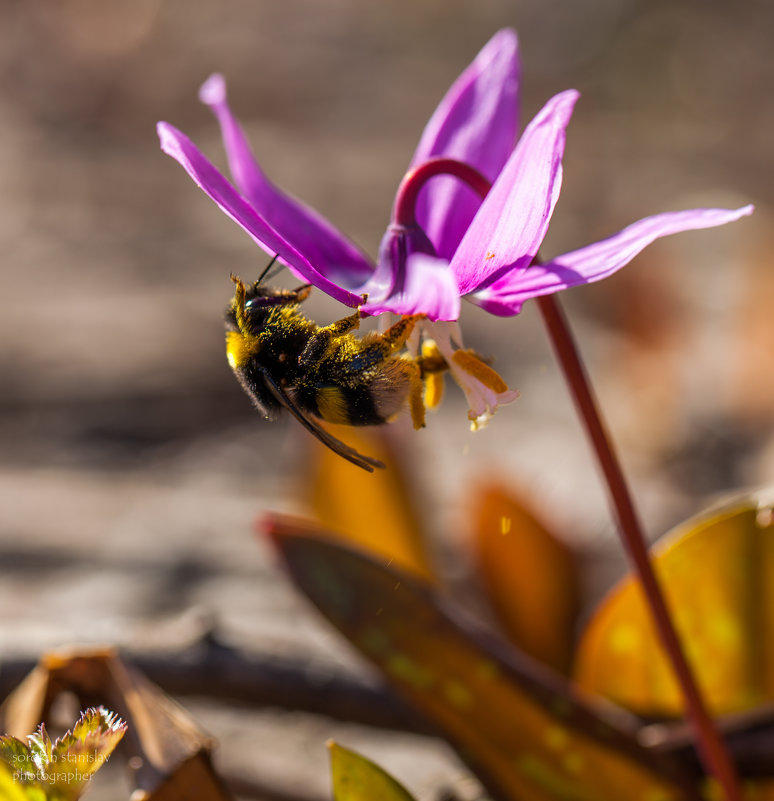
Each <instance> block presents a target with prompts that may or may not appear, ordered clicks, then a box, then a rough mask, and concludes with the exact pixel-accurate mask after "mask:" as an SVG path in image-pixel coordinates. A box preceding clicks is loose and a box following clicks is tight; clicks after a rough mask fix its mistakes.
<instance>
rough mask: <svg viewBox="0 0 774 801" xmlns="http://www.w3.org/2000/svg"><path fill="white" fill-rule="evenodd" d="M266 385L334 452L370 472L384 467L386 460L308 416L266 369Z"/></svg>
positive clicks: (264, 372)
mask: <svg viewBox="0 0 774 801" xmlns="http://www.w3.org/2000/svg"><path fill="white" fill-rule="evenodd" d="M261 374H262V375H263V378H264V380H265V381H266V385H267V386H268V387H269V389H270V390H271V392H272V394H273V395H274V397H275V398H276V399H277V400H278V401H279V402H280V403H281V404H282V405H283V406H284V407H285V408H286V409H287V410H288V411H289V412H290V413H291V414H292V415H293V416H294V417H295V418H296V419H297V420H298V422H299V423H301V425H302V426H304V428H305V429H306V430H307V431H309V432H310V433H311V434H313V435H314V436H315V437H317V439H319V440H320V442H322V444H323V445H326V446H327V447H328V448H330V449H331V450H332V451H333V452H334V453H338V454H339V456H343V457H344V458H345V459H346V460H347V461H348V462H352V464H356V465H357V466H358V467H362V468H363V470H368V472H369V473H373V472H374V467H384V462H380V461H379V460H378V459H372V458H371V457H370V456H364V455H363V454H362V453H358V452H357V451H356V450H355V449H354V448H350V447H349V445H345V444H344V443H343V442H342V441H341V440H340V439H336V437H334V436H333V435H332V434H329V433H328V432H327V431H326V430H325V429H324V428H322V427H321V426H319V425H318V424H317V423H316V422H315V421H314V420H312V419H310V418H309V417H307V416H306V414H305V413H304V411H303V410H302V409H300V408H299V407H298V404H297V403H296V402H295V401H294V400H293V399H292V398H291V397H290V395H288V393H287V392H285V390H284V389H283V388H282V387H281V386H280V385H279V384H278V383H277V382H276V381H275V380H274V379H273V378H272V377H271V376H270V375H269V374H268V372H267V371H266V370H261Z"/></svg>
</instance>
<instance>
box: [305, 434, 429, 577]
mask: <svg viewBox="0 0 774 801" xmlns="http://www.w3.org/2000/svg"><path fill="white" fill-rule="evenodd" d="M326 428H327V429H328V430H329V431H331V433H332V434H333V435H334V436H335V437H337V438H339V439H342V440H343V441H344V442H346V443H347V444H348V445H351V446H352V447H354V448H355V449H356V450H358V451H360V453H365V454H368V455H369V456H373V457H375V458H377V459H380V460H381V461H382V462H384V464H385V466H386V467H385V469H384V470H376V471H374V472H373V473H368V472H366V471H365V470H362V469H361V468H359V467H356V466H355V465H353V464H350V462H348V461H346V460H345V459H342V458H341V457H340V456H339V455H338V454H336V453H334V452H333V451H331V450H330V449H329V448H326V447H325V446H324V445H322V444H321V443H319V442H317V441H312V440H311V439H310V442H309V447H310V450H311V459H310V465H309V468H308V470H307V471H306V472H305V476H304V484H303V487H302V496H303V500H305V501H306V502H307V503H308V505H309V511H310V512H311V516H312V517H314V518H315V519H316V520H319V521H320V524H321V525H322V526H323V527H324V528H326V529H330V530H331V531H336V532H337V533H340V534H342V535H345V537H346V539H347V540H349V541H350V542H352V543H353V544H355V545H359V546H361V547H363V548H365V549H366V550H368V551H369V552H370V553H373V554H374V555H375V556H380V557H382V558H383V559H384V560H385V561H386V562H387V563H388V564H389V563H394V564H395V565H396V566H397V567H399V568H401V569H403V570H408V571H410V572H413V573H415V574H417V575H419V576H422V577H423V578H430V577H431V575H432V571H431V568H430V565H429V561H428V556H427V551H426V545H425V541H424V539H423V534H422V527H421V522H420V520H419V515H418V509H417V506H416V504H415V502H414V496H413V495H412V492H411V488H410V486H409V483H408V481H409V476H408V473H407V469H406V465H405V464H404V463H403V460H402V459H401V454H400V453H399V452H398V450H397V448H396V446H395V441H394V438H393V439H390V438H389V435H388V434H387V433H386V432H384V431H380V430H376V429H358V428H354V427H352V426H334V425H330V424H326Z"/></svg>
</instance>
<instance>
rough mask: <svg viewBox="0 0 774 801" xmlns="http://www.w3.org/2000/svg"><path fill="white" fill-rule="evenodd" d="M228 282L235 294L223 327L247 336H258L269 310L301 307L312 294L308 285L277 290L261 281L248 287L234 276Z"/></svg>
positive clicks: (227, 310)
mask: <svg viewBox="0 0 774 801" xmlns="http://www.w3.org/2000/svg"><path fill="white" fill-rule="evenodd" d="M231 280H232V281H233V282H234V284H235V285H236V290H235V292H234V297H233V298H232V300H231V303H229V305H228V308H227V309H226V323H227V325H229V327H230V328H231V329H232V330H234V331H241V332H242V333H243V334H246V335H248V334H255V333H258V331H259V330H260V328H261V327H262V326H263V325H264V324H265V322H266V318H267V317H268V314H269V312H270V311H271V310H272V309H276V308H277V307H279V306H294V305H296V304H297V303H301V302H302V301H303V300H306V298H308V297H309V293H310V292H311V291H312V287H311V286H310V285H309V284H305V285H304V286H300V287H298V288H297V289H276V288H274V287H270V286H265V285H263V284H261V282H260V281H256V282H255V283H254V284H251V285H249V286H248V285H246V284H245V283H244V282H243V281H242V280H241V279H239V278H237V277H236V276H234V275H232V276H231Z"/></svg>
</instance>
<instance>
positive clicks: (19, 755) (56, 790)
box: [0, 707, 126, 801]
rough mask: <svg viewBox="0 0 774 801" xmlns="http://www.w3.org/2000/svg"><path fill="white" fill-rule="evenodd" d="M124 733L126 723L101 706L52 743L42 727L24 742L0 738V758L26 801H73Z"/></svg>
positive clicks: (85, 713) (4, 737) (87, 713)
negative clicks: (29, 800) (42, 800)
mask: <svg viewBox="0 0 774 801" xmlns="http://www.w3.org/2000/svg"><path fill="white" fill-rule="evenodd" d="M125 732H126V724H125V723H124V722H123V721H121V720H120V719H119V718H118V717H117V716H116V715H114V714H113V713H112V712H108V711H107V710H106V709H103V708H101V707H100V708H99V709H89V710H88V711H86V712H84V713H83V714H82V715H81V717H80V719H79V720H78V722H77V723H76V724H75V726H74V727H73V729H72V731H68V732H67V733H66V734H64V735H63V736H62V737H60V738H59V739H58V740H56V741H55V742H51V739H50V738H49V736H48V734H47V732H46V729H45V726H43V725H41V726H40V727H39V728H38V731H37V732H35V734H31V735H29V736H28V737H27V742H26V743H25V742H22V741H21V740H19V739H17V738H15V737H12V736H3V737H0V759H2V761H3V762H5V763H6V764H9V765H11V766H13V768H14V772H13V774H12V778H13V780H14V781H15V782H16V783H17V784H19V785H23V786H24V788H25V789H26V790H27V791H28V792H29V794H30V795H29V796H28V797H29V798H46V799H48V800H49V801H74V799H77V798H79V797H80V796H81V794H82V793H83V792H84V791H85V790H86V788H87V787H88V782H89V780H90V779H91V777H92V775H93V774H94V773H95V772H96V771H97V770H98V769H99V768H100V767H102V765H103V764H104V763H105V762H106V761H107V759H108V757H109V756H110V754H111V753H112V751H113V749H114V748H115V747H116V745H118V742H119V741H120V740H121V738H122V737H123V736H124V733H125ZM36 792H37V793H38V795H35V793H36ZM0 798H4V796H0Z"/></svg>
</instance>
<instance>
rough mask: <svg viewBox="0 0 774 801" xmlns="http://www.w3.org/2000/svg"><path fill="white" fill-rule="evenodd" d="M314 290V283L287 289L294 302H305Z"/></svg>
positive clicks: (289, 298)
mask: <svg viewBox="0 0 774 801" xmlns="http://www.w3.org/2000/svg"><path fill="white" fill-rule="evenodd" d="M311 292H312V285H311V284H304V285H303V286H300V287H297V288H296V289H289V290H288V291H287V298H288V300H291V301H292V302H293V303H303V302H304V301H305V300H306V299H307V298H308V297H309V295H310V294H311Z"/></svg>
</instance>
